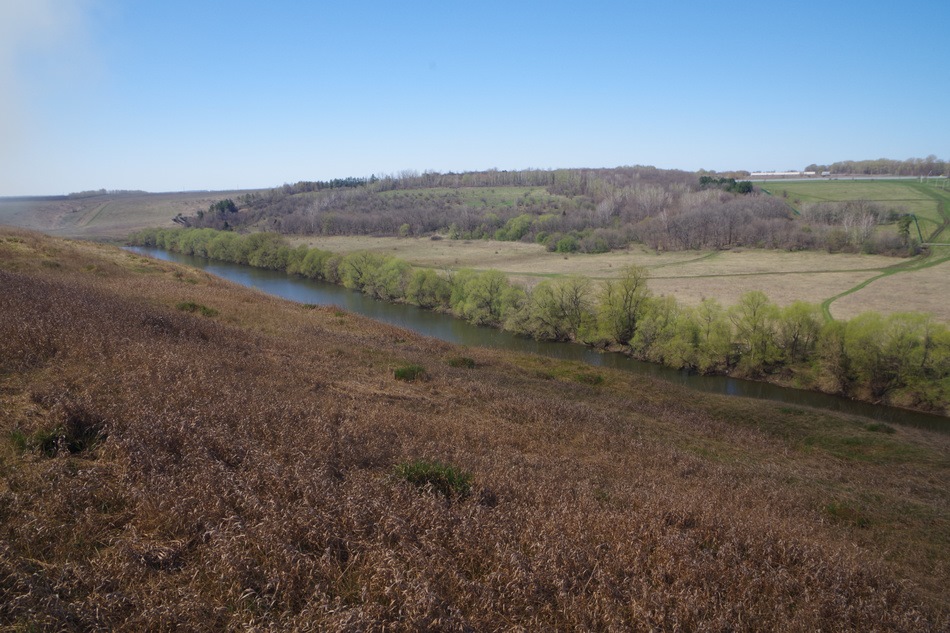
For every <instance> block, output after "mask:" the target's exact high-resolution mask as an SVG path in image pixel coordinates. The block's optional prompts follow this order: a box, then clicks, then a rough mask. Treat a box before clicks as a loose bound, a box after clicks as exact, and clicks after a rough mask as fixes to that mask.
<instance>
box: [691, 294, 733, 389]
mask: <svg viewBox="0 0 950 633" xmlns="http://www.w3.org/2000/svg"><path fill="white" fill-rule="evenodd" d="M691 320H692V321H694V322H695V325H696V339H695V350H696V351H695V361H694V362H695V365H696V368H697V369H699V370H700V371H703V372H706V371H711V370H715V369H718V368H721V367H725V366H727V365H728V364H729V353H730V351H731V350H732V326H731V323H730V321H729V318H728V316H727V314H726V311H725V309H724V308H723V307H722V305H720V303H719V302H718V301H716V300H715V299H703V300H702V301H701V302H700V304H699V305H698V306H696V308H695V309H694V310H693V311H692V315H691Z"/></svg>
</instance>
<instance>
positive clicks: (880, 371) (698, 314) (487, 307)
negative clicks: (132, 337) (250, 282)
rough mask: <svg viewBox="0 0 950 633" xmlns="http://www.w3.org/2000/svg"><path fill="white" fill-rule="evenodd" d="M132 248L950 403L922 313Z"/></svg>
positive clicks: (623, 284)
mask: <svg viewBox="0 0 950 633" xmlns="http://www.w3.org/2000/svg"><path fill="white" fill-rule="evenodd" d="M133 241H134V242H135V243H138V244H142V245H147V246H159V247H161V248H165V249H168V250H172V251H176V252H180V253H185V254H189V255H192V254H194V255H199V256H204V257H210V258H212V259H219V260H223V261H230V262H235V263H239V264H247V265H250V266H255V267H259V268H268V269H272V270H285V271H287V272H288V273H290V274H299V275H302V276H304V277H309V278H312V279H320V280H325V281H329V282H331V283H340V284H343V285H345V286H347V287H349V288H353V289H356V290H359V291H361V292H364V293H366V294H369V295H371V296H373V297H375V298H378V299H381V300H385V301H406V302H409V303H412V304H415V305H418V306H420V307H423V308H427V309H436V310H442V311H447V312H451V313H453V314H455V315H456V316H458V317H460V318H464V319H466V320H468V321H470V322H471V323H474V324H477V325H490V326H495V327H504V328H505V329H508V330H510V331H513V332H515V333H517V334H524V335H527V336H532V337H534V338H537V339H543V340H553V341H576V342H581V343H585V344H587V345H591V346H596V347H602V348H612V349H621V350H623V351H625V352H627V353H629V354H631V355H633V356H635V357H636V358H639V359H643V360H649V361H653V362H658V363H663V364H666V365H670V366H673V367H677V368H690V369H695V370H698V371H700V372H722V373H730V374H733V375H739V376H746V377H763V376H772V377H778V378H780V379H784V380H786V381H788V382H791V383H792V384H795V385H796V386H799V387H804V388H815V389H819V390H822V391H828V392H832V393H846V394H849V395H852V396H855V397H859V398H863V399H867V400H871V401H875V402H880V401H888V402H895V403H898V404H903V405H905V406H911V407H916V408H920V409H925V410H929V411H938V412H945V411H946V407H947V405H948V404H950V330H948V329H947V327H946V326H944V325H943V324H941V323H938V322H935V321H934V320H933V319H932V318H931V317H929V316H926V315H922V314H912V313H896V314H892V315H889V316H887V317H882V316H880V315H878V314H876V313H866V314H863V315H861V316H858V317H856V318H854V319H851V320H850V321H847V322H842V321H831V322H825V320H824V319H823V317H822V312H821V310H820V309H819V307H818V306H817V305H811V304H807V303H804V302H794V303H792V304H790V305H788V306H785V307H779V306H777V305H775V304H773V303H772V302H771V301H770V300H769V299H768V297H766V296H765V295H764V294H762V293H761V292H756V291H753V292H749V293H746V294H744V295H743V296H742V298H741V299H740V300H739V302H738V303H736V304H735V305H733V306H730V307H729V308H725V307H723V306H722V305H721V304H720V303H719V302H718V301H716V300H715V299H705V300H703V301H702V302H701V303H700V304H699V305H698V306H682V305H679V304H678V303H677V302H676V301H675V300H674V299H673V298H672V297H655V296H653V295H652V294H651V293H650V291H649V289H648V288H647V271H646V270H645V269H643V268H640V267H636V266H630V267H627V268H625V269H624V270H623V271H622V272H621V274H620V275H619V276H618V277H616V278H612V279H608V280H606V281H605V282H604V283H603V284H602V285H601V286H596V285H595V284H594V283H593V282H592V281H591V280H590V279H589V278H586V277H583V276H579V275H574V276H568V277H562V278H558V279H554V280H550V281H543V282H541V283H539V284H537V285H536V286H534V287H533V288H531V289H524V288H522V287H520V286H517V285H513V284H512V283H511V282H510V281H509V280H508V278H507V277H506V276H505V275H504V274H503V273H500V272H499V271H495V270H489V271H484V272H476V271H472V270H462V271H459V272H457V273H454V274H451V275H442V274H439V273H438V272H437V271H435V270H432V269H428V268H412V267H411V266H410V265H409V264H408V263H406V262H405V261H402V260H400V259H397V258H394V257H390V256H386V255H381V254H374V253H366V252H356V253H350V254H347V255H337V254H334V253H331V252H328V251H322V250H319V249H310V248H307V247H305V246H300V247H296V248H291V247H290V246H289V245H287V244H286V243H285V242H284V241H283V240H282V239H281V238H280V237H279V236H277V235H274V234H266V233H255V234H249V235H238V234H235V233H233V232H226V231H224V232H222V231H213V230H208V229H197V230H196V229H172V230H159V229H155V230H149V231H143V232H141V233H139V234H137V236H135V237H134V239H133Z"/></svg>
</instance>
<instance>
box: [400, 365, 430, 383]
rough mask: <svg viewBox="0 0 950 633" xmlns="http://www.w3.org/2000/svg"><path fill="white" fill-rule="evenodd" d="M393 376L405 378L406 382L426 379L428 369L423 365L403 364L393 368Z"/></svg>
mask: <svg viewBox="0 0 950 633" xmlns="http://www.w3.org/2000/svg"><path fill="white" fill-rule="evenodd" d="M393 376H394V377H395V378H396V380H405V381H406V382H412V381H414V380H424V379H425V378H426V370H425V367H423V366H422V365H403V366H402V367H397V368H396V369H395V370H393Z"/></svg>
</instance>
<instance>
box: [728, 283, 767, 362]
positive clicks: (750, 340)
mask: <svg viewBox="0 0 950 633" xmlns="http://www.w3.org/2000/svg"><path fill="white" fill-rule="evenodd" d="M778 315H779V310H778V307H777V306H776V305H775V304H773V303H771V302H770V301H769V299H768V297H766V296H765V294H764V293H762V292H760V291H758V290H753V291H751V292H747V293H745V294H744V295H742V297H741V298H740V299H739V302H738V303H737V304H736V305H734V306H732V308H731V309H730V310H729V319H730V320H731V321H732V324H733V326H734V328H735V336H736V342H737V343H738V345H739V349H740V351H741V358H740V360H739V365H740V367H742V368H743V369H745V370H746V371H748V372H750V373H757V372H759V371H761V370H762V369H764V368H765V367H766V366H767V365H769V364H771V363H773V362H775V361H776V360H778V358H779V354H778V349H777V347H776V344H775V330H776V325H777V320H778Z"/></svg>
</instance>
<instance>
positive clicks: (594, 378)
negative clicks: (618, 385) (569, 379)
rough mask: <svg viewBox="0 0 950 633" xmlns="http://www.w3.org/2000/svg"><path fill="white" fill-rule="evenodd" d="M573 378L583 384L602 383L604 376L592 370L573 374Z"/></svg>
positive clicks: (593, 384) (594, 384)
mask: <svg viewBox="0 0 950 633" xmlns="http://www.w3.org/2000/svg"><path fill="white" fill-rule="evenodd" d="M574 380H576V381H577V382H579V383H581V384H584V385H591V386H596V385H602V384H604V377H603V376H602V375H601V374H596V373H593V372H580V373H577V374H574Z"/></svg>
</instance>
